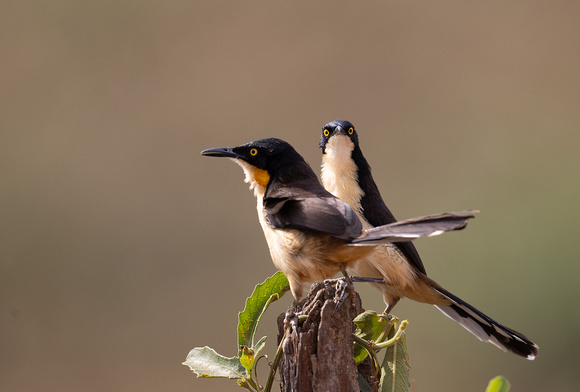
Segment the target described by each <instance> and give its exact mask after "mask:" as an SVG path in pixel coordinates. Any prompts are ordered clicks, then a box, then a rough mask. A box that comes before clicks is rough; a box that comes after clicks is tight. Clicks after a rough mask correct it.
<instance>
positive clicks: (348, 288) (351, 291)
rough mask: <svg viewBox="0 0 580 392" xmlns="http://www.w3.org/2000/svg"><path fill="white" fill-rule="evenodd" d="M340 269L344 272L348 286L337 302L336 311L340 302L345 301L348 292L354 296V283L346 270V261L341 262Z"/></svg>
mask: <svg viewBox="0 0 580 392" xmlns="http://www.w3.org/2000/svg"><path fill="white" fill-rule="evenodd" d="M340 271H341V272H342V274H343V275H344V278H345V280H346V287H345V288H344V290H342V293H341V294H340V298H339V299H338V302H337V303H336V307H335V308H334V311H336V309H338V307H339V306H340V304H342V302H343V301H344V299H345V297H346V293H347V292H349V293H350V295H351V297H352V298H354V283H352V280H351V279H350V276H348V273H347V272H346V268H345V266H344V263H341V264H340Z"/></svg>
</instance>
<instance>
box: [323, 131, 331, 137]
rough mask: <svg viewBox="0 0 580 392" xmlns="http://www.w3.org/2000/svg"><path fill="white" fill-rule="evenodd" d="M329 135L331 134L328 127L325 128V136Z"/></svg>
mask: <svg viewBox="0 0 580 392" xmlns="http://www.w3.org/2000/svg"><path fill="white" fill-rule="evenodd" d="M328 135H330V131H329V130H328V129H325V130H324V136H326V137H328Z"/></svg>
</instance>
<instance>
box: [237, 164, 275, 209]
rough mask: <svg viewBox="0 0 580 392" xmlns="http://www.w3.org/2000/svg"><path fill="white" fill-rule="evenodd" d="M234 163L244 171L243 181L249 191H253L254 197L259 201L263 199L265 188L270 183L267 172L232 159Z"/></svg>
mask: <svg viewBox="0 0 580 392" xmlns="http://www.w3.org/2000/svg"><path fill="white" fill-rule="evenodd" d="M234 162H236V163H237V164H238V165H240V166H241V167H242V169H243V170H244V174H245V175H246V178H245V181H246V182H247V183H248V184H250V190H253V191H254V195H255V196H256V197H257V198H259V199H262V198H264V194H265V193H266V188H267V187H268V184H269V182H270V175H269V174H268V172H267V171H266V170H263V169H259V168H257V167H256V166H253V165H250V164H249V163H248V162H246V161H244V160H242V159H234Z"/></svg>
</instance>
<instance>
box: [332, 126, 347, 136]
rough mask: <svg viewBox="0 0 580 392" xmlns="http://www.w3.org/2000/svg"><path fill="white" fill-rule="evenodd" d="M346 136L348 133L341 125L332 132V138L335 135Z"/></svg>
mask: <svg viewBox="0 0 580 392" xmlns="http://www.w3.org/2000/svg"><path fill="white" fill-rule="evenodd" d="M340 134H342V135H346V131H345V130H344V129H342V127H341V126H340V125H338V126H337V127H336V128H334V131H332V136H334V135H340Z"/></svg>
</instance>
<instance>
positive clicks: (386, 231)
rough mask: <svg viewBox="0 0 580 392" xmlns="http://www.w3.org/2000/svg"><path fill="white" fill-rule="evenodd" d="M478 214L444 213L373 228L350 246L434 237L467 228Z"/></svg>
mask: <svg viewBox="0 0 580 392" xmlns="http://www.w3.org/2000/svg"><path fill="white" fill-rule="evenodd" d="M477 212H479V211H476V210H466V211H459V212H444V213H441V214H435V215H427V216H421V217H418V218H412V219H407V220H403V221H398V222H395V223H390V224H388V225H383V226H377V227H373V228H372V229H368V230H365V231H364V233H363V235H361V236H360V237H358V238H355V239H353V240H351V241H350V244H349V245H354V246H365V245H377V244H383V243H386V242H405V241H412V240H414V239H416V238H420V237H433V236H436V235H440V234H443V233H445V232H447V231H453V230H461V229H463V228H464V227H465V226H467V221H468V220H469V219H472V218H475V215H473V214H474V213H477Z"/></svg>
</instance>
